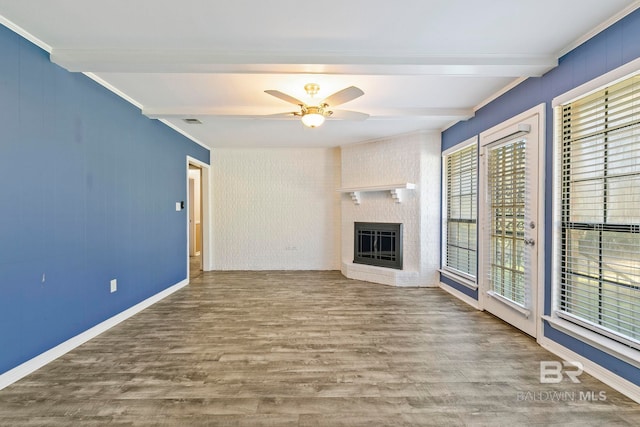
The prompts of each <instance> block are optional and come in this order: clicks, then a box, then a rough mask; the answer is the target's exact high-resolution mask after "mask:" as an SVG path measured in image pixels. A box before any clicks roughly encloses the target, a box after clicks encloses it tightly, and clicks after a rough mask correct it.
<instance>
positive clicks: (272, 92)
mask: <svg viewBox="0 0 640 427" xmlns="http://www.w3.org/2000/svg"><path fill="white" fill-rule="evenodd" d="M264 92H265V93H268V94H269V95H271V96H275V97H276V98H280V99H282V100H283V101H286V102H290V103H291V104H294V105H305V104H304V102H302V101H300V100H299V99H296V98H294V97H293V96H291V95H287V94H286V93H284V92H280V91H279V90H265V91H264Z"/></svg>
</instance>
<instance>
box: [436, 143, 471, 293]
mask: <svg viewBox="0 0 640 427" xmlns="http://www.w3.org/2000/svg"><path fill="white" fill-rule="evenodd" d="M474 144H475V145H476V162H477V163H476V178H477V171H478V170H479V166H480V160H479V158H478V153H479V151H478V135H474V136H472V137H471V138H468V139H465V140H464V141H461V142H459V143H457V144H455V145H454V146H452V147H449V148H447V149H446V150H444V151H443V152H442V153H441V154H440V163H441V166H440V173H441V177H440V182H441V183H442V187H441V188H440V192H441V194H442V203H440V210H441V211H440V220H441V223H440V228H441V230H442V240H444V242H443V244H441V245H440V265H441V266H442V268H441V269H440V272H441V273H442V274H444V275H445V276H447V277H449V278H450V279H452V280H456V281H458V282H460V284H462V285H463V286H466V287H468V288H469V289H473V290H476V289H478V285H477V283H476V281H477V278H475V277H473V279H472V278H471V277H464V276H461V275H458V274H456V273H455V272H452V271H451V270H450V269H448V267H447V266H446V265H444V263H445V262H446V259H447V239H446V236H447V207H448V206H447V172H446V171H447V166H446V162H447V157H448V156H450V155H452V154H454V153H457V152H458V151H461V150H464V149H466V148H468V147H470V146H472V145H474ZM476 185H477V180H476ZM478 194H479V193H478V188H476V201H477V200H478ZM477 224H478V206H477V204H476V226H477ZM477 230H478V229H477V228H476V262H477V258H478V250H477V247H478V232H477ZM476 273H477V269H476Z"/></svg>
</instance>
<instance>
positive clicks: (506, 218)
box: [478, 107, 544, 337]
mask: <svg viewBox="0 0 640 427" xmlns="http://www.w3.org/2000/svg"><path fill="white" fill-rule="evenodd" d="M543 122H544V109H543V108H542V107H536V108H534V109H532V110H529V111H527V112H525V113H523V114H521V115H519V116H517V117H515V118H513V119H511V120H508V121H507V122H505V123H503V124H501V125H498V126H496V127H494V128H492V129H490V130H488V131H486V132H484V133H482V134H480V159H481V160H480V161H481V163H480V180H479V181H480V194H482V197H481V200H480V210H479V220H480V226H481V228H480V230H481V231H480V233H481V234H480V236H481V242H482V244H481V245H480V248H479V252H480V256H479V259H480V266H479V267H480V269H479V277H478V279H479V286H480V304H481V306H482V308H483V309H485V310H487V311H489V312H490V313H492V314H494V315H496V316H497V317H499V318H501V319H503V320H505V321H506V322H508V323H510V324H511V325H513V326H515V327H517V328H518V329H520V330H522V331H523V332H525V333H527V334H529V335H531V336H533V337H536V336H537V335H538V328H539V320H538V319H539V309H538V302H539V294H540V292H541V285H540V283H539V280H538V272H539V265H538V264H539V261H540V262H541V261H542V253H541V252H540V249H541V241H540V240H541V239H540V238H541V236H542V234H541V232H540V231H541V230H542V229H543V227H542V224H541V223H540V218H543V216H542V215H541V213H540V212H541V208H542V206H540V205H541V204H542V203H543V201H541V200H539V199H540V197H539V195H540V190H541V189H542V188H543V187H542V185H541V184H540V179H541V175H542V173H541V171H540V165H542V163H541V160H540V154H541V151H542V143H541V139H542V136H543V129H544V127H543V125H544V123H543ZM541 277H542V276H541Z"/></svg>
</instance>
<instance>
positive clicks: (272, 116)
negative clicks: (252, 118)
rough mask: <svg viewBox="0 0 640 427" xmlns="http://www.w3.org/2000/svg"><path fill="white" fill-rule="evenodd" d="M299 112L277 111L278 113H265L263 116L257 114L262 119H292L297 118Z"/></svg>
mask: <svg viewBox="0 0 640 427" xmlns="http://www.w3.org/2000/svg"><path fill="white" fill-rule="evenodd" d="M298 115H299V113H297V112H291V113H277V114H264V115H262V116H256V117H258V118H261V119H292V118H297V117H298Z"/></svg>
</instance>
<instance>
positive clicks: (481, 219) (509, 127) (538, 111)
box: [477, 103, 547, 337]
mask: <svg viewBox="0 0 640 427" xmlns="http://www.w3.org/2000/svg"><path fill="white" fill-rule="evenodd" d="M545 112H546V104H545V103H541V104H538V105H536V106H535V107H532V108H529V109H528V110H526V111H524V112H522V113H520V114H518V115H516V116H514V117H511V118H510V119H507V120H505V121H504V122H502V123H500V124H498V125H495V126H493V127H491V128H490V129H487V130H485V131H484V132H481V133H480V141H479V144H478V146H479V150H480V161H479V162H478V171H479V176H478V232H479V233H483V232H484V231H483V230H482V227H483V225H484V223H485V219H486V218H485V216H486V212H485V209H486V200H485V198H484V197H485V196H484V192H485V191H486V188H485V187H486V183H485V182H484V181H485V180H486V177H484V176H483V168H484V167H485V166H486V165H484V162H485V161H486V160H485V159H483V153H482V151H481V150H482V148H483V147H486V146H487V145H489V144H493V143H495V142H498V141H500V140H502V139H503V138H505V137H507V136H509V135H514V134H517V133H521V132H526V131H527V130H529V132H530V131H531V128H529V129H527V127H526V126H525V127H521V126H520V124H522V123H523V122H525V121H527V120H529V119H531V118H532V117H534V116H536V115H537V116H538V119H537V129H536V131H537V134H538V158H537V159H536V161H537V162H538V165H537V166H538V168H537V174H538V181H537V182H536V185H537V187H538V188H537V192H538V194H537V198H536V202H537V211H536V212H535V214H536V215H537V224H536V228H535V229H534V230H531V234H532V235H533V236H535V242H536V246H535V247H536V257H537V268H536V271H535V272H534V273H533V274H534V275H537V286H536V292H537V293H536V295H532V297H533V298H536V305H535V306H533V305H532V306H531V307H530V308H529V309H528V310H530V311H531V313H529V315H528V317H527V322H529V320H530V319H531V320H532V321H533V322H534V325H535V332H533V333H532V332H528V333H530V334H531V335H534V334H535V336H536V337H539V336H541V334H542V330H541V322H540V321H539V319H540V317H541V315H542V313H543V311H542V310H543V307H544V304H543V302H544V279H543V278H544V268H545V266H544V243H545V242H544V230H545V211H544V207H545V197H544V196H545V187H544V185H545V180H546V175H545V169H544V167H543V165H544V164H545V163H544V162H545V152H546V150H545V146H546V122H547V118H546V114H545ZM483 165H484V166H483ZM482 240H483V239H482V235H481V234H480V235H479V238H478V278H477V281H478V303H479V305H480V307H481V308H482V309H486V308H487V307H486V306H487V303H488V302H489V301H490V299H489V298H490V296H489V295H488V291H489V289H488V288H487V283H482V282H481V281H482V280H484V274H485V272H484V269H485V267H484V262H483V256H485V252H486V251H487V248H486V247H485V245H484V244H480V243H481V242H482ZM494 299H495V298H494ZM512 308H515V307H512ZM525 310H527V309H525ZM518 311H519V310H518ZM523 314H526V313H523ZM531 316H533V317H531ZM505 320H506V319H505ZM506 321H507V322H509V320H506ZM525 323H526V322H525ZM529 326H531V328H532V329H533V327H534V326H532V325H529ZM516 327H517V326H516Z"/></svg>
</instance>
